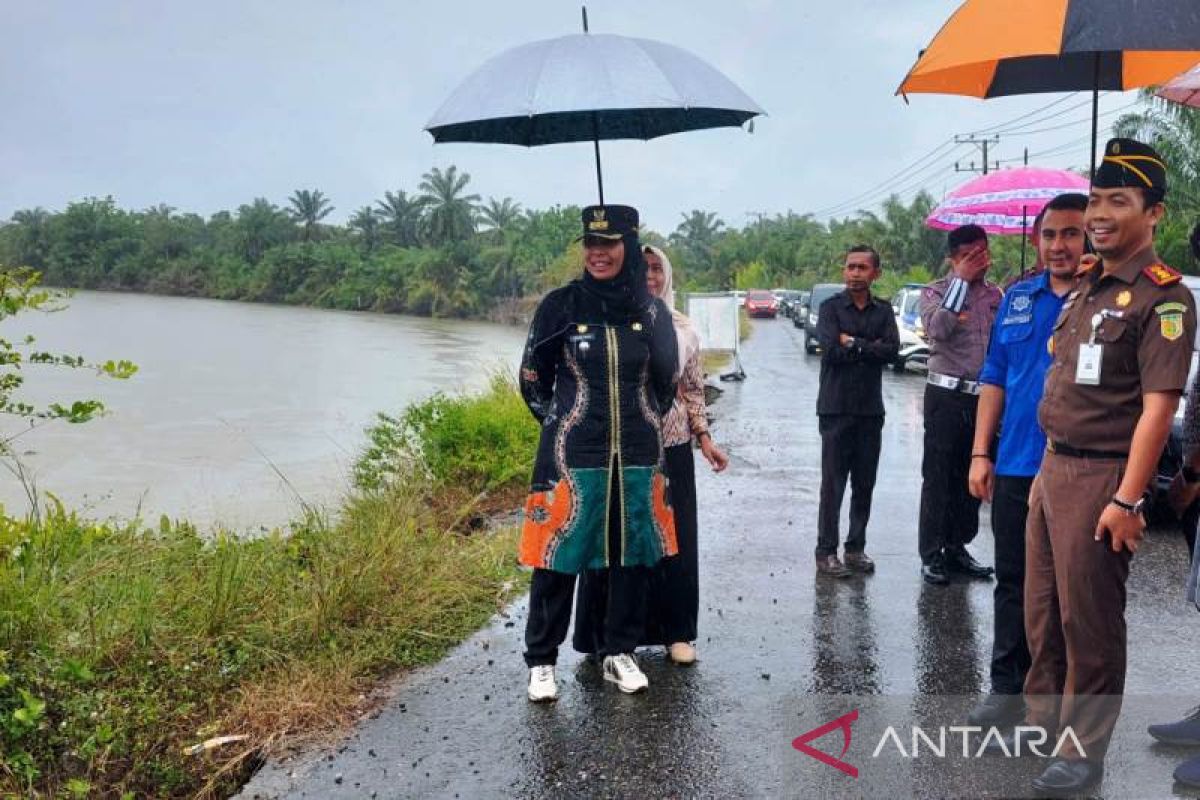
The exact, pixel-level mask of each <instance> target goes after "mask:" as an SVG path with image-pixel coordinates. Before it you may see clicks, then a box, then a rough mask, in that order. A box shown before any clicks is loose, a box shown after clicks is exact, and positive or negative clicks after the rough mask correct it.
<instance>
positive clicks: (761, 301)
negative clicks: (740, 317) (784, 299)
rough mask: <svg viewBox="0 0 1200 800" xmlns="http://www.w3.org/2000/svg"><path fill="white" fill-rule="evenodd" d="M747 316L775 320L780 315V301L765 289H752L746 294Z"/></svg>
mask: <svg viewBox="0 0 1200 800" xmlns="http://www.w3.org/2000/svg"><path fill="white" fill-rule="evenodd" d="M745 305H746V315H747V316H750V317H766V318H768V319H775V315H776V314H778V313H779V301H778V300H776V299H775V295H773V294H771V293H770V292H768V291H766V290H765V289H752V290H750V291H749V292H746V303H745Z"/></svg>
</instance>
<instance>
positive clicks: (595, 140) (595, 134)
mask: <svg viewBox="0 0 1200 800" xmlns="http://www.w3.org/2000/svg"><path fill="white" fill-rule="evenodd" d="M599 130H600V126H599V124H598V123H597V122H596V112H595V111H593V112H592V148H593V149H594V150H595V152H596V186H597V187H598V188H599V190H600V205H604V173H603V172H601V171H600V133H599Z"/></svg>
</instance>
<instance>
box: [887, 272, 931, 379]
mask: <svg viewBox="0 0 1200 800" xmlns="http://www.w3.org/2000/svg"><path fill="white" fill-rule="evenodd" d="M923 288H925V287H924V286H923V285H922V284H919V283H909V284H905V285H904V286H903V287H902V288H901V289H900V291H898V292H896V294H895V296H894V297H892V310H893V311H894V312H895V313H896V328H897V330H899V332H900V353H899V355H897V356H896V360H895V362H893V366H894V367H895V368H896V371H897V372H901V371H903V370H905V369H910V368H911V369H916V370H919V371H924V370H926V369H928V364H929V340H928V337H926V335H925V328H924V326H923V325H922V324H921V310H920V304H921V290H922V289H923Z"/></svg>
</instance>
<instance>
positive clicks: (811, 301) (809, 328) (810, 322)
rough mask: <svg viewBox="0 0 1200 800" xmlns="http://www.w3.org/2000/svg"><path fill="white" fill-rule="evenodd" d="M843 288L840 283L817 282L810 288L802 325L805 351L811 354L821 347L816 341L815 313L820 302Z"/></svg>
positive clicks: (818, 310) (818, 308) (818, 309)
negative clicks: (805, 316)
mask: <svg viewBox="0 0 1200 800" xmlns="http://www.w3.org/2000/svg"><path fill="white" fill-rule="evenodd" d="M844 288H846V287H845V286H844V285H843V284H840V283H818V284H817V285H816V286H814V287H813V288H812V294H810V295H809V298H808V312H807V313H808V319H807V320H805V325H804V352H805V353H808V354H809V355H812V354H813V353H816V352H818V351H819V350H820V349H821V343H820V342H819V341H817V314H818V313H820V311H821V304H822V303H824V302H825V301H826V300H828V299H829V298H831V297H833V296H834V295H835V294H837V293H838V292H840V291H842V289H844Z"/></svg>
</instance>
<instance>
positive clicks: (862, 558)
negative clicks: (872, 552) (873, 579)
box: [845, 553, 875, 575]
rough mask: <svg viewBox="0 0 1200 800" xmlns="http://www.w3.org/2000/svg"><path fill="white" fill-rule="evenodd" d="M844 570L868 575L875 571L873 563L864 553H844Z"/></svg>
mask: <svg viewBox="0 0 1200 800" xmlns="http://www.w3.org/2000/svg"><path fill="white" fill-rule="evenodd" d="M845 561H846V569H849V570H852V571H854V572H862V573H864V574H868V575H869V574H870V573H872V572H874V571H875V562H874V561H873V560H872V559H871V557H870V556H869V555H867V554H866V553H846V555H845Z"/></svg>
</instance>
